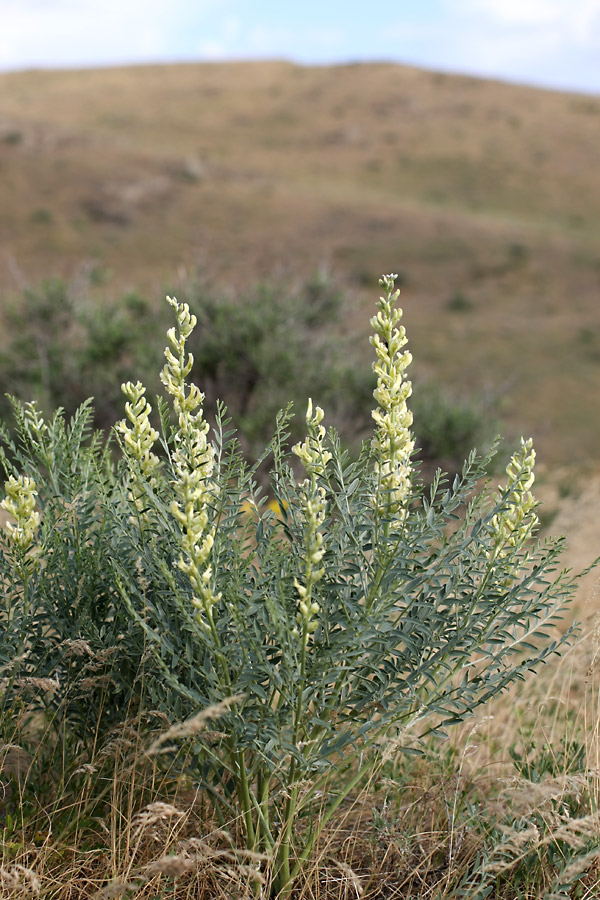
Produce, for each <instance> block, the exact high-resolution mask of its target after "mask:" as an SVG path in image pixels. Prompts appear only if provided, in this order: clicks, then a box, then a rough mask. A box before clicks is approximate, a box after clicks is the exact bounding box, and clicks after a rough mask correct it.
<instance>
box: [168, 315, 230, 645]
mask: <svg viewBox="0 0 600 900" xmlns="http://www.w3.org/2000/svg"><path fill="white" fill-rule="evenodd" d="M167 302H168V303H169V304H170V305H171V306H172V308H173V310H174V312H175V317H176V319H177V328H170V329H169V330H168V332H167V338H168V341H169V345H168V346H167V348H166V350H165V358H166V360H167V362H166V365H165V367H164V368H163V370H162V372H161V376H160V377H161V381H162V383H163V384H164V386H165V388H166V390H167V392H168V393H169V394H170V395H171V397H172V398H173V408H174V410H175V413H176V415H177V421H178V431H177V433H176V434H175V438H174V451H173V454H172V457H171V461H172V465H173V470H174V472H175V481H174V485H173V487H174V491H175V496H176V498H177V499H175V500H173V502H172V503H171V512H172V514H173V516H174V517H175V519H176V520H177V523H178V524H179V528H180V530H181V547H182V549H183V553H182V555H181V556H180V557H179V562H178V566H179V568H180V569H181V571H182V572H185V574H186V575H187V576H188V578H189V579H190V582H191V585H192V588H193V591H194V596H193V598H192V604H193V605H194V606H195V607H196V609H197V610H198V619H199V621H200V623H201V624H202V625H203V626H204V627H205V628H209V627H210V626H209V624H208V619H210V617H211V614H212V609H213V607H214V605H215V604H216V603H218V601H219V599H220V597H221V595H220V594H214V593H213V591H212V589H211V586H210V585H211V581H212V569H211V566H210V563H209V560H210V556H211V551H212V547H213V544H214V540H215V528H214V527H211V526H209V516H208V509H209V504H210V501H211V499H212V498H213V496H214V493H215V485H214V483H213V482H212V481H211V478H212V474H213V471H214V448H213V446H212V444H211V443H210V442H209V440H208V438H207V434H208V429H209V425H208V422H207V421H206V420H205V419H204V411H203V408H202V403H203V402H204V394H203V393H202V392H201V391H200V390H199V388H198V387H196V385H195V384H188V383H187V382H186V380H185V379H186V377H187V376H188V375H189V374H190V372H191V371H192V367H193V365H194V358H193V356H192V354H191V353H188V352H187V350H186V347H185V344H186V341H187V339H188V337H189V336H190V334H191V333H192V331H193V330H194V327H195V325H196V317H195V316H193V315H190V310H189V307H188V305H187V303H179V302H178V301H177V300H175V299H174V298H171V297H167Z"/></svg>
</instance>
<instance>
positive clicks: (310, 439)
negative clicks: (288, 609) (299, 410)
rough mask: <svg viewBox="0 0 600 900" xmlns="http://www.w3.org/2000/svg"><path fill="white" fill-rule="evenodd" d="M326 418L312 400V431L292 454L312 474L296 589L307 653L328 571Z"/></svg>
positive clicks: (309, 419) (306, 491)
mask: <svg viewBox="0 0 600 900" xmlns="http://www.w3.org/2000/svg"><path fill="white" fill-rule="evenodd" d="M323 416H324V413H323V410H322V409H321V407H320V406H317V408H316V409H315V411H314V413H313V405H312V400H309V401H308V409H307V411H306V424H307V429H308V433H307V436H306V439H305V440H304V441H303V442H302V443H298V444H296V445H295V446H294V447H292V451H293V452H294V453H295V454H296V456H298V457H299V458H300V459H301V460H302V463H303V465H304V468H305V469H306V472H307V474H308V478H307V479H306V480H305V481H304V482H303V484H302V485H301V486H300V489H301V493H302V497H303V513H304V519H305V529H304V541H305V545H304V549H305V554H304V573H303V583H302V582H300V581H299V580H298V579H297V578H295V579H294V587H295V588H296V590H297V591H298V596H299V598H300V600H299V603H298V613H297V616H296V620H297V622H298V627H297V628H296V629H295V633H296V634H297V635H301V636H302V643H303V648H304V649H306V645H307V643H308V639H309V637H310V635H311V634H313V633H314V632H315V631H316V629H317V626H318V620H317V618H316V617H317V614H318V613H319V610H320V607H319V604H318V603H317V602H316V601H315V600H314V599H313V587H314V586H315V585H316V584H317V583H318V582H319V581H321V579H322V578H323V576H324V574H325V567H324V566H322V565H321V563H322V560H323V556H324V555H325V548H324V544H323V535H322V533H321V531H320V530H319V529H320V528H321V526H322V524H323V522H324V521H325V515H326V512H327V502H326V492H325V488H324V487H323V486H322V485H319V484H318V483H317V479H318V477H319V476H321V475H323V474H324V473H325V469H326V468H327V463H328V462H329V460H330V459H331V453H330V452H329V451H328V450H325V448H324V446H323V440H324V438H325V428H324V427H323V425H322V424H321V422H322V421H323Z"/></svg>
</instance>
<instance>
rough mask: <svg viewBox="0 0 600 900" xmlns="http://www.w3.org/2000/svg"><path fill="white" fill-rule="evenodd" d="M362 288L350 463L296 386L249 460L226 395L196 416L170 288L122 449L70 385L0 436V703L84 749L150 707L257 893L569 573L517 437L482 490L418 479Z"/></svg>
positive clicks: (181, 324) (388, 333)
mask: <svg viewBox="0 0 600 900" xmlns="http://www.w3.org/2000/svg"><path fill="white" fill-rule="evenodd" d="M381 283H382V286H383V288H384V296H383V297H382V298H381V299H380V301H379V306H378V311H377V313H376V315H375V316H374V317H373V318H372V320H371V322H372V326H373V329H374V335H373V337H372V344H373V347H374V350H375V354H376V361H375V363H374V366H373V368H374V374H375V376H376V380H377V386H376V389H375V393H374V397H375V402H376V409H375V410H374V412H373V418H374V421H375V429H374V433H373V437H372V440H371V441H370V442H367V443H365V445H364V447H363V450H362V453H361V455H360V457H359V458H358V460H354V461H352V460H350V459H349V458H348V456H347V454H345V453H344V452H343V451H342V450H341V449H340V442H339V439H338V436H337V435H336V433H335V432H334V431H333V430H332V429H329V430H326V429H325V427H324V425H323V424H322V422H323V419H324V413H323V411H322V409H320V408H319V407H318V406H314V405H313V404H312V402H311V401H309V403H308V410H307V413H306V433H305V436H304V440H302V441H299V442H298V443H296V444H295V446H293V447H292V449H291V453H292V455H290V451H289V449H288V446H287V437H286V434H287V433H286V427H287V423H288V420H289V412H288V411H285V412H282V413H280V414H279V416H278V420H277V427H276V431H275V435H274V437H273V439H272V441H271V443H270V444H269V446H268V448H267V449H266V450H265V452H264V454H263V456H262V457H261V459H260V460H259V462H258V463H256V464H255V465H254V466H252V467H250V466H249V465H248V464H247V463H246V462H244V459H243V456H242V454H241V452H240V448H239V444H238V443H237V441H236V439H235V435H234V433H233V432H232V430H231V429H230V425H229V421H228V420H227V418H226V415H225V410H224V409H223V408H222V407H221V408H219V409H218V411H217V422H216V427H215V429H214V431H213V433H212V435H211V434H210V431H209V425H208V422H207V420H206V417H205V413H204V408H203V401H204V397H203V394H202V393H201V392H200V390H199V389H198V387H196V385H195V384H194V383H192V382H190V381H189V376H190V373H191V372H192V371H193V368H194V359H193V357H192V355H191V354H190V353H189V351H188V343H189V341H190V338H191V335H192V333H193V329H194V326H195V324H196V320H195V317H194V316H193V315H191V313H190V311H189V308H188V306H187V305H186V304H184V303H179V302H177V301H176V300H169V303H170V305H171V307H172V309H173V311H174V313H175V317H176V325H175V327H173V328H171V329H170V330H169V332H168V347H167V349H166V351H165V356H166V365H165V367H164V369H163V371H162V373H161V380H162V383H163V386H164V392H165V395H166V399H159V401H158V412H159V419H160V430H159V427H158V426H159V422H158V421H157V422H155V423H154V424H153V421H152V419H151V416H152V409H151V407H150V404H149V403H148V401H147V400H146V389H145V387H144V386H143V385H142V383H141V382H139V381H138V382H135V383H133V382H128V383H126V384H124V385H123V391H124V393H125V395H126V398H127V402H126V406H125V409H126V418H125V419H124V420H123V421H122V422H120V423H119V425H118V426H117V428H116V430H115V437H116V440H117V441H118V442H119V444H120V446H121V448H122V451H123V452H122V457H121V459H119V460H115V457H114V454H113V453H111V449H110V444H109V443H106V442H105V441H104V439H103V438H101V437H99V436H98V435H97V434H96V435H90V433H89V424H90V417H91V408H90V406H89V404H86V405H84V406H83V407H82V408H81V409H80V410H79V412H78V413H77V414H76V415H75V417H74V418H73V419H72V421H71V422H70V423H69V424H68V425H67V424H65V421H64V417H63V416H62V414H61V413H57V414H56V415H55V416H54V417H53V418H52V420H51V421H50V422H46V421H45V420H44V419H43V417H42V416H41V415H40V414H39V411H38V410H37V408H36V406H35V405H34V404H28V405H27V406H25V407H23V406H21V405H20V404H19V403H16V402H15V403H14V407H15V413H16V419H17V431H16V436H15V437H14V438H11V437H10V435H9V434H8V433H6V432H5V433H4V441H5V447H6V450H5V454H4V458H3V463H4V468H5V471H6V476H7V482H6V493H7V496H6V500H5V501H4V507H5V509H6V510H7V512H8V513H9V514H10V515H11V517H12V524H10V525H9V526H8V530H7V532H6V533H5V535H4V537H3V539H2V544H1V546H0V565H1V572H2V579H3V587H4V590H3V600H2V602H3V604H4V608H3V611H2V613H1V614H0V638H1V640H0V647H1V648H2V649H1V653H2V657H1V659H0V666H1V667H2V670H3V671H2V676H3V684H2V688H3V704H4V710H5V712H6V711H8V710H10V708H11V705H12V708H14V703H15V702H17V700H19V702H20V703H22V704H24V703H26V702H27V703H29V704H30V707H31V706H32V704H33V701H32V700H31V698H29V699H27V696H28V695H27V694H26V692H31V691H33V692H34V694H36V695H37V706H38V707H41V708H42V709H44V710H45V712H46V715H47V716H48V717H50V718H52V716H53V715H55V721H56V722H57V727H60V728H61V729H62V730H63V731H66V732H72V733H75V734H77V736H78V741H79V743H80V744H82V743H83V744H84V745H85V743H86V742H87V743H88V744H89V745H92V744H94V743H95V742H97V741H98V740H99V739H100V737H101V735H102V734H106V731H107V729H108V728H109V726H111V725H112V724H114V722H115V721H118V720H119V717H121V718H122V717H123V716H124V715H125V714H126V711H128V710H131V709H133V710H134V711H136V710H138V711H139V710H140V709H144V708H147V709H151V710H154V711H158V713H161V714H162V715H166V716H168V717H169V720H170V722H172V723H173V725H172V727H171V728H169V729H168V730H167V731H166V732H165V733H163V734H162V735H160V736H159V737H158V738H157V739H156V740H155V741H154V744H153V746H152V747H151V748H150V750H151V752H153V753H159V754H160V753H161V752H163V751H164V753H165V754H166V755H167V756H168V755H169V754H170V753H171V752H172V749H170V748H172V746H173V744H174V743H175V744H176V743H177V742H178V741H179V740H183V739H187V740H188V741H190V742H191V746H192V756H193V760H194V763H193V768H192V772H193V777H194V778H195V779H196V781H197V783H198V784H199V785H200V786H201V788H202V789H203V791H204V792H205V796H206V797H207V798H208V799H209V800H210V802H211V804H212V807H213V810H214V814H215V816H216V817H217V819H218V821H219V822H220V823H221V824H222V826H223V827H227V828H229V829H230V832H231V834H232V835H233V837H234V839H236V840H237V841H238V842H239V846H240V847H243V848H245V849H246V851H248V852H249V853H251V854H252V853H255V854H257V855H256V856H255V857H251V859H254V860H255V865H256V867H257V868H256V869H254V870H253V871H254V872H255V875H254V877H255V878H256V880H257V882H258V881H260V880H261V879H263V878H264V877H266V878H267V880H268V887H266V888H265V889H264V891H265V892H270V894H271V896H278V897H285V896H287V895H288V894H289V892H290V891H291V889H292V886H293V884H294V882H295V881H296V879H297V878H299V877H300V876H301V874H302V871H303V868H304V866H305V865H306V864H307V863H308V861H309V860H310V859H311V857H312V855H313V853H314V851H315V847H316V845H317V842H318V840H319V837H320V835H321V834H322V832H323V830H324V829H325V828H326V827H327V825H328V823H329V822H330V821H331V820H332V818H333V817H334V816H335V814H336V812H337V811H338V810H339V808H340V807H341V806H342V804H344V803H345V802H346V801H347V799H348V798H350V797H351V796H352V794H353V792H355V791H356V790H358V789H360V788H361V786H363V785H364V783H365V781H366V780H367V779H368V778H369V777H370V776H371V775H372V774H373V773H374V771H375V770H376V769H377V768H378V767H379V766H380V765H381V763H382V760H383V759H384V758H385V757H386V756H389V755H390V754H394V753H397V752H402V751H406V752H411V751H415V750H418V749H419V744H420V742H421V741H422V740H423V739H424V737H425V736H426V735H443V734H444V733H445V730H446V729H447V728H448V727H449V726H451V725H453V724H454V723H457V722H460V721H461V720H462V719H463V718H464V717H465V716H469V715H471V714H472V713H473V712H474V710H475V709H477V708H478V707H479V706H480V705H481V704H484V703H486V702H487V701H488V700H489V699H491V698H492V697H494V696H495V695H497V694H498V693H500V692H502V691H504V690H505V689H506V688H507V687H508V686H509V685H511V684H513V683H514V682H515V681H517V680H519V679H522V678H523V677H524V676H525V675H526V673H527V672H529V671H532V670H535V668H536V667H537V666H538V665H539V664H540V663H541V662H543V661H544V660H546V659H547V658H548V657H549V655H550V654H552V653H554V652H556V651H557V650H558V648H559V645H560V640H561V639H555V640H552V641H550V642H548V639H547V629H548V627H549V626H551V625H552V623H553V622H554V621H555V620H556V619H557V618H558V617H559V610H560V607H561V605H562V603H563V602H564V600H565V599H567V598H568V597H569V595H570V593H571V591H572V588H573V583H574V579H572V578H570V577H568V576H567V575H566V573H564V572H563V573H559V574H557V573H556V561H557V558H558V555H559V552H560V547H561V544H560V542H546V543H544V544H543V545H539V544H535V543H533V542H532V540H531V537H532V534H533V532H534V531H535V528H536V525H537V517H536V515H535V502H534V499H533V496H532V494H531V487H532V484H533V480H534V474H533V466H534V457H535V454H534V451H533V449H532V447H531V442H530V441H523V442H522V444H521V447H520V448H519V449H518V450H517V451H516V452H515V453H514V455H513V456H512V459H511V461H510V463H509V466H508V468H507V481H506V484H505V485H504V486H503V487H502V488H500V489H498V491H496V492H490V490H489V489H487V488H483V489H481V487H480V484H481V479H482V477H483V476H484V473H485V470H486V466H487V464H488V461H489V457H486V458H478V457H476V455H475V453H472V454H471V455H470V457H469V459H468V460H467V462H466V463H465V465H464V468H463V471H462V474H461V475H460V476H457V477H456V478H455V479H454V480H453V482H452V483H451V484H450V483H448V482H447V481H446V480H445V478H444V476H443V475H442V474H441V473H439V472H438V475H437V477H436V479H435V481H434V484H433V485H432V487H431V490H430V491H429V492H427V493H425V492H424V491H423V490H420V489H419V487H418V486H417V485H415V484H414V483H413V478H412V465H411V457H412V453H413V443H414V442H413V438H412V434H411V425H412V415H411V412H410V410H409V407H408V403H407V401H408V399H409V396H410V390H411V386H410V382H408V381H407V380H406V377H405V375H406V369H407V367H408V365H409V363H410V354H409V353H408V352H407V351H405V350H404V349H403V348H404V345H405V343H406V337H405V334H404V329H403V327H402V326H401V325H400V318H401V315H402V313H401V310H399V309H397V308H396V307H395V305H394V304H395V301H396V299H397V295H398V292H397V291H395V290H394V280H393V276H386V277H385V278H383V279H382V282H381ZM155 426H156V427H155ZM267 457H269V458H270V459H271V460H272V462H271V477H270V482H269V488H268V492H267V491H264V490H263V489H262V488H261V487H260V486H259V485H258V484H257V482H256V477H255V476H256V471H257V468H258V465H259V464H260V463H261V462H262V461H264V459H266V458H267ZM294 457H295V458H297V459H299V461H300V462H301V464H302V465H303V467H304V470H305V477H304V478H303V479H302V480H300V481H299V480H298V479H297V477H296V476H295V474H294V471H293V469H292V466H291V461H292V458H294ZM270 499H274V501H275V502H274V503H270V502H269V500H270ZM540 642H541V643H540ZM81 660H83V661H84V666H83V669H82V666H81ZM142 672H143V677H142V675H141V673H142ZM50 683H52V684H53V685H54V687H53V688H52V689H51V686H50ZM53 711H56V712H55V713H53ZM181 720H184V724H183V725H177V724H176V723H177V722H181ZM209 722H210V723H211V724H210V727H209V724H208V723H209ZM263 860H264V861H266V862H265V867H266V872H265V873H264V874H263V873H261V872H260V871H259V869H258V867H259V866H260V865H261V864H262V861H263Z"/></svg>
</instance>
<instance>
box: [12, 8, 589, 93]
mask: <svg viewBox="0 0 600 900" xmlns="http://www.w3.org/2000/svg"><path fill="white" fill-rule="evenodd" d="M0 22H1V25H0V69H2V70H9V69H22V68H28V67H70V66H97V65H114V64H120V63H144V62H159V61H160V62H177V61H181V60H186V61H207V60H225V59H264V58H280V59H289V60H293V61H296V62H300V63H324V64H327V63H335V62H345V61H350V60H351V61H356V60H390V61H396V62H405V63H412V64H415V65H419V66H424V67H426V68H432V69H443V70H448V71H457V72H466V73H470V74H475V75H486V76H491V77H498V78H503V79H506V80H510V81H518V82H526V83H530V84H537V85H542V86H547V87H558V88H565V89H572V90H581V91H587V92H592V93H600V0H370V2H352V0H345V2H342V0H320V2H317V0H292V2H289V0H278V2H275V0H254V2H252V0H0Z"/></svg>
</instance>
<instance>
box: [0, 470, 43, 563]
mask: <svg viewBox="0 0 600 900" xmlns="http://www.w3.org/2000/svg"><path fill="white" fill-rule="evenodd" d="M4 490H5V491H6V497H5V498H4V500H2V502H1V503H0V506H2V508H3V509H5V510H6V512H7V513H8V514H9V515H11V516H12V517H13V519H14V520H15V522H14V524H13V523H12V522H7V523H6V525H5V526H4V527H5V528H6V531H7V533H8V535H9V537H10V538H11V539H12V540H13V541H14V542H15V544H16V545H17V547H19V548H20V549H21V550H22V551H23V552H25V551H27V550H29V548H30V547H31V545H32V544H33V542H34V539H35V533H36V531H37V527H38V525H39V524H40V514H39V513H38V512H36V510H35V498H36V497H37V490H36V484H35V481H34V480H33V478H28V477H27V476H26V475H19V477H18V478H15V477H14V476H13V475H11V476H10V477H9V479H8V481H5V483H4Z"/></svg>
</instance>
